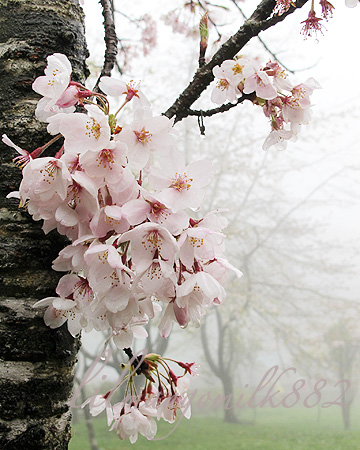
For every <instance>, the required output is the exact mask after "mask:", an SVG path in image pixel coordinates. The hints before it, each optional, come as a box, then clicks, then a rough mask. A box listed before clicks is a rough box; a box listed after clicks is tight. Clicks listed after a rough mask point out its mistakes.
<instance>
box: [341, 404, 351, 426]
mask: <svg viewBox="0 0 360 450" xmlns="http://www.w3.org/2000/svg"><path fill="white" fill-rule="evenodd" d="M341 411H342V417H343V422H344V428H345V430H349V429H350V404H349V403H346V404H345V405H343V406H342V408H341Z"/></svg>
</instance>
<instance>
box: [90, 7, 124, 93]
mask: <svg viewBox="0 0 360 450" xmlns="http://www.w3.org/2000/svg"><path fill="white" fill-rule="evenodd" d="M99 3H100V4H101V6H102V14H103V17H104V30H105V36H104V40H105V44H106V48H105V55H104V65H103V68H102V69H101V73H100V76H99V78H98V79H97V81H96V83H95V86H94V89H93V90H94V91H95V92H96V91H98V90H99V87H98V86H99V82H100V78H101V77H102V76H108V77H109V76H110V75H111V71H112V69H113V68H114V65H115V62H116V57H117V52H118V50H117V44H118V39H117V36H116V30H115V21H114V10H113V4H112V1H111V0H100V2H99Z"/></svg>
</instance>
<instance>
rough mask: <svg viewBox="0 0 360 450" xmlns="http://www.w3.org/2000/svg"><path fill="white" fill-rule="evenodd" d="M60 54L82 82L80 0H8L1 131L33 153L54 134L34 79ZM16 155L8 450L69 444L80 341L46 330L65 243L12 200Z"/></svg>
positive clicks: (1, 10) (0, 359)
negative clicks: (44, 303) (40, 303)
mask: <svg viewBox="0 0 360 450" xmlns="http://www.w3.org/2000/svg"><path fill="white" fill-rule="evenodd" d="M55 52H58V53H64V54H66V55H67V56H68V57H69V59H70V61H71V63H72V66H73V72H74V76H73V79H75V80H77V81H82V82H83V81H84V79H85V75H86V67H85V58H86V57H87V50H86V45H85V39H84V26H83V14H82V10H81V8H80V7H79V5H78V2H77V0H57V1H52V0H31V1H30V0H0V77H1V90H0V132H1V134H3V133H6V134H7V135H8V136H9V137H10V138H11V139H12V140H13V141H15V142H16V143H17V144H18V145H19V146H20V147H22V148H25V149H27V150H33V149H34V148H36V147H38V146H40V145H43V144H44V143H45V142H47V140H49V139H48V135H47V133H46V128H45V126H44V124H40V123H39V122H37V121H36V119H35V117H34V110H35V107H36V103H37V101H38V99H39V96H38V95H37V94H35V93H34V92H33V91H32V89H31V85H32V82H33V80H34V79H35V78H36V77H37V76H39V75H43V70H44V68H45V66H46V57H47V56H48V55H49V54H52V53H55ZM48 155H49V154H48ZM14 156H16V155H15V153H14V151H13V150H12V149H10V148H9V147H7V146H5V145H3V144H2V143H1V144H0V164H1V177H0V268H1V269H0V270H1V276H0V295H1V297H0V342H1V345H0V448H1V449H4V450H5V449H6V450H15V449H27V450H31V449H34V450H35V449H36V450H41V449H44V450H45V449H46V450H53V449H56V450H60V449H61V450H63V449H67V448H68V442H69V439H70V412H69V408H68V406H67V401H68V399H69V396H70V394H71V390H72V383H73V366H74V363H75V359H76V353H77V351H78V347H79V341H78V340H76V339H73V338H72V337H71V336H70V334H69V333H68V331H67V329H66V327H61V328H59V329H56V330H50V329H49V328H48V327H46V326H45V324H44V322H43V319H42V314H43V311H38V310H34V309H32V305H33V304H34V303H35V302H36V301H37V300H39V299H41V298H43V297H46V296H49V295H50V296H52V295H54V289H55V287H56V284H57V280H58V278H59V274H56V273H55V272H53V271H52V270H51V262H52V260H53V259H54V258H55V257H56V255H57V252H58V251H59V250H60V249H61V248H62V247H63V245H64V243H65V240H64V238H62V237H60V236H58V235H57V234H56V233H55V232H51V233H49V235H47V236H45V235H44V233H43V232H42V230H41V224H40V223H35V222H33V221H32V219H31V218H30V216H29V215H28V214H27V213H26V212H25V211H23V210H19V208H18V201H16V200H14V199H10V200H7V199H6V198H5V196H6V195H7V194H8V193H9V192H10V191H12V190H17V189H18V186H19V183H20V179H21V171H20V170H19V169H18V168H16V167H15V166H14V165H13V163H12V161H11V159H12V158H13V157H14Z"/></svg>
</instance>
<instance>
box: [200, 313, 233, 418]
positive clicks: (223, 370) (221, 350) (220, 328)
mask: <svg viewBox="0 0 360 450" xmlns="http://www.w3.org/2000/svg"><path fill="white" fill-rule="evenodd" d="M215 313H216V318H217V321H216V323H217V332H218V342H217V349H218V351H217V352H216V351H214V350H213V349H210V346H209V342H208V337H207V334H206V327H207V321H206V317H205V318H204V322H203V324H202V326H201V342H202V346H203V349H204V355H205V358H206V361H207V363H208V364H209V367H210V369H211V370H212V371H213V373H214V375H216V376H217V377H218V378H219V379H220V381H221V383H222V385H223V393H224V395H223V397H224V422H229V423H238V422H239V420H238V419H237V417H236V414H235V412H234V408H233V407H234V381H233V379H234V373H233V367H232V363H233V355H234V348H233V346H232V345H231V349H230V352H229V355H227V358H226V357H225V345H224V344H225V333H226V332H228V333H229V335H230V341H232V339H231V330H230V329H229V328H228V327H226V325H224V324H223V323H222V320H221V316H220V313H219V312H218V310H217V309H216V308H215ZM231 343H232V342H231Z"/></svg>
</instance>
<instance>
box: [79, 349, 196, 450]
mask: <svg viewBox="0 0 360 450" xmlns="http://www.w3.org/2000/svg"><path fill="white" fill-rule="evenodd" d="M128 350H129V349H128ZM127 353H128V356H129V358H130V361H129V363H128V364H127V365H124V366H123V368H122V370H123V372H122V374H121V377H120V379H119V380H118V381H117V382H116V384H115V386H114V387H113V388H112V389H110V390H109V391H108V392H106V394H103V395H99V394H97V395H93V396H91V397H89V398H88V399H87V400H86V401H85V402H84V403H83V404H82V405H81V406H82V407H85V406H86V405H89V410H90V414H91V415H92V416H97V415H98V414H100V413H101V412H102V411H104V410H105V411H106V415H107V422H108V426H110V431H112V430H115V431H116V433H117V435H118V437H119V438H120V439H129V440H130V442H131V443H134V442H136V440H137V438H138V434H139V433H140V434H141V435H143V436H145V437H146V438H147V439H149V440H151V439H153V438H154V436H155V434H156V431H157V424H156V421H155V419H157V420H160V419H163V420H165V421H166V422H168V423H174V422H175V420H176V419H177V416H178V415H179V414H181V415H183V416H184V417H186V418H187V419H189V418H190V415H191V404H190V398H189V396H188V388H189V377H187V376H186V375H187V374H190V375H196V372H195V370H196V367H194V363H182V362H180V361H175V360H172V359H168V358H162V357H161V356H160V355H157V354H154V353H150V354H148V355H142V356H137V357H135V356H133V355H132V353H131V351H128V352H127ZM170 362H172V363H176V364H177V365H178V366H179V367H180V368H181V369H183V374H182V375H180V376H177V375H176V374H175V373H174V372H173V370H172V369H171V368H170V366H169V363H170ZM140 374H142V375H144V376H145V379H146V382H145V386H144V387H143V388H142V389H141V392H140V393H138V392H137V390H136V386H135V382H134V378H135V376H137V375H140ZM124 384H126V387H125V394H124V396H123V399H122V400H121V401H120V402H117V403H114V404H112V403H111V401H112V400H113V399H114V397H116V391H117V390H118V389H119V388H120V387H121V386H124Z"/></svg>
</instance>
